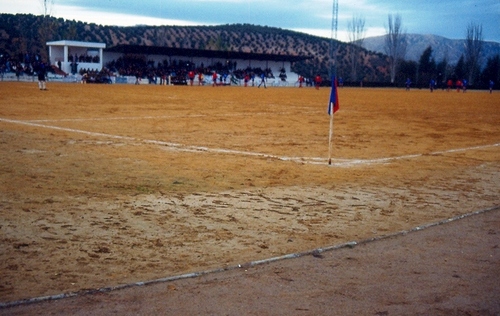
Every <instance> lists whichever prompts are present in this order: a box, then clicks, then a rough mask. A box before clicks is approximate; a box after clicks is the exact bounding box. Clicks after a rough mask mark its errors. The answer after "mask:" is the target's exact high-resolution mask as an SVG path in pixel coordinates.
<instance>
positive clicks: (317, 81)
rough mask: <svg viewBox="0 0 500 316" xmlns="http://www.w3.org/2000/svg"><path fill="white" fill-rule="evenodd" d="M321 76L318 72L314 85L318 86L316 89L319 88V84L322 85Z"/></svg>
mask: <svg viewBox="0 0 500 316" xmlns="http://www.w3.org/2000/svg"><path fill="white" fill-rule="evenodd" d="M321 81H322V79H321V76H320V75H319V74H318V75H316V77H315V78H314V86H315V87H316V90H319V86H321Z"/></svg>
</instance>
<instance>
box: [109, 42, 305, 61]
mask: <svg viewBox="0 0 500 316" xmlns="http://www.w3.org/2000/svg"><path fill="white" fill-rule="evenodd" d="M106 51H107V52H116V53H122V54H145V55H165V56H186V57H206V58H224V59H243V60H269V61H287V62H296V61H301V60H305V59H310V58H312V57H310V56H293V55H282V54H256V53H243V52H233V51H217V50H204V49H188V48H174V47H162V46H143V45H117V46H113V47H110V48H107V49H106Z"/></svg>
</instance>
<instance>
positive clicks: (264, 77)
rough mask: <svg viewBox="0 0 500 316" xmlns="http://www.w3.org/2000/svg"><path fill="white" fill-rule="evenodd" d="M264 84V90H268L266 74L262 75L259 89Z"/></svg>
mask: <svg viewBox="0 0 500 316" xmlns="http://www.w3.org/2000/svg"><path fill="white" fill-rule="evenodd" d="M262 84H263V85H264V88H266V89H267V87H266V74H265V73H261V74H260V83H259V86H258V87H257V88H260V86H261V85H262Z"/></svg>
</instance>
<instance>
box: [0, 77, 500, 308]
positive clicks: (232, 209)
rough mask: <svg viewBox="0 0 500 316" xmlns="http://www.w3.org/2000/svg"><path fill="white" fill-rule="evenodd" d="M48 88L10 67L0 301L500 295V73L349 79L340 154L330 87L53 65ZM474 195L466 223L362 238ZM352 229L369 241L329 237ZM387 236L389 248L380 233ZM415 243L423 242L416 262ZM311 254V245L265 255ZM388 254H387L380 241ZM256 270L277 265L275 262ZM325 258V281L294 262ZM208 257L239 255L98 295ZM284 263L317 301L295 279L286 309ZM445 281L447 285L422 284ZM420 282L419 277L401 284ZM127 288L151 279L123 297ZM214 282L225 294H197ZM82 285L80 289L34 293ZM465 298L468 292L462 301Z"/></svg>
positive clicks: (454, 300) (349, 234)
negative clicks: (378, 85) (455, 83)
mask: <svg viewBox="0 0 500 316" xmlns="http://www.w3.org/2000/svg"><path fill="white" fill-rule="evenodd" d="M48 89H49V90H48V91H39V90H38V89H37V86H36V83H32V84H29V83H7V82H0V149H1V153H2V155H1V156H0V183H1V187H0V240H1V243H0V259H1V260H0V271H1V272H0V273H1V274H0V302H1V304H2V305H1V306H2V308H1V309H0V313H2V314H10V313H17V314H23V313H26V314H34V313H39V314H50V313H51V308H54V310H53V312H54V313H55V314H57V313H62V314H65V313H68V312H64V308H63V309H60V308H61V307H60V305H56V304H68V305H67V306H68V308H70V307H69V306H71V304H77V305H78V306H79V308H80V309H81V311H80V312H81V313H83V314H86V313H88V314H93V313H92V310H94V308H95V307H96V306H101V307H102V308H104V307H107V308H110V309H109V313H111V312H113V311H117V310H120V309H121V310H122V312H123V313H125V314H127V313H129V314H140V313H141V312H140V309H137V308H139V307H140V303H138V302H150V303H148V304H147V306H149V308H150V309H149V312H146V311H145V312H144V313H150V314H154V313H157V312H158V311H162V310H163V311H169V309H168V308H172V306H171V305H169V306H170V307H165V305H161V302H162V301H163V298H164V297H165V296H172V297H173V298H177V301H176V302H178V303H177V304H178V306H177V307H179V309H170V311H171V312H172V313H174V312H176V311H178V312H179V313H181V314H182V313H183V311H184V312H186V313H189V314H198V313H199V314H224V312H220V310H217V309H210V308H208V307H206V306H208V305H197V304H195V303H193V302H197V300H198V299H200V301H201V302H203V299H206V300H205V301H206V302H210V303H207V304H211V306H212V307H213V308H216V307H217V306H219V302H220V307H221V308H222V307H224V306H226V308H225V309H223V310H226V311H227V313H226V314H229V315H235V314H239V313H238V312H237V308H238V306H239V305H238V302H247V305H243V306H242V309H240V310H239V311H242V310H243V311H246V313H247V314H255V315H257V314H259V315H261V314H287V313H290V314H306V315H312V314H317V313H320V314H325V313H326V314H328V313H330V312H331V313H332V314H334V311H333V309H334V308H335V307H338V305H339V304H340V305H342V308H341V309H340V311H345V312H346V313H347V314H349V310H348V309H347V308H349V306H354V305H353V304H355V303H356V302H358V300H357V299H355V298H356V297H357V296H358V295H361V296H363V297H365V298H366V297H370V295H374V296H373V297H374V298H373V299H372V300H370V301H369V302H367V303H366V304H370V305H364V306H365V307H367V306H369V307H370V308H368V309H363V310H366V311H367V312H366V314H370V315H376V314H378V315H389V314H391V315H392V314H398V313H405V312H410V311H413V310H414V309H405V308H412V307H413V306H416V305H413V302H421V303H422V304H424V305H425V304H428V306H431V307H430V309H426V310H422V311H421V312H422V313H427V312H429V311H431V314H439V313H441V312H442V313H443V314H447V311H448V312H449V311H452V312H454V313H455V314H458V315H461V314H464V315H465V314H470V315H497V314H498V313H500V308H499V306H498V301H499V300H498V297H499V296H498V294H497V293H498V291H496V292H495V291H494V290H495V288H496V289H497V290H498V284H499V282H498V274H499V273H498V272H500V259H499V250H498V243H499V241H498V240H499V238H498V236H499V234H500V231H499V230H500V228H499V227H500V225H498V223H499V219H498V210H497V209H498V207H499V205H500V133H499V132H500V127H499V126H500V124H499V122H500V111H499V109H500V95H499V94H498V93H496V92H495V93H493V94H489V93H488V92H484V91H468V92H467V93H457V92H446V91H440V90H438V91H435V92H433V93H430V92H429V91H427V90H412V91H409V92H407V91H404V90H396V89H355V88H349V89H348V88H344V89H340V90H339V98H340V111H339V112H337V113H336V114H335V119H334V135H333V140H334V142H333V159H332V165H328V163H327V161H328V159H327V158H328V131H329V123H330V118H329V116H328V115H327V114H326V107H327V101H328V97H329V89H326V88H325V89H320V90H315V89H311V88H302V89H299V88H268V89H262V88H260V89H258V88H254V87H248V88H243V87H187V86H184V87H177V86H175V87H165V86H144V85H141V86H125V85H80V84H56V83H49V84H48ZM482 210H490V211H487V212H486V213H485V214H483V213H481V211H482ZM476 211H480V213H481V214H479V215H474V216H470V217H467V218H466V219H460V220H457V221H456V222H457V223H458V224H457V223H456V222H453V223H451V224H445V225H438V226H433V227H432V228H429V229H426V230H425V231H422V232H417V233H411V234H409V235H406V236H399V237H394V238H389V239H384V240H382V241H377V242H373V243H366V244H365V243H362V242H361V241H364V240H370V239H372V238H380V237H383V236H388V235H392V234H395V233H397V232H401V231H408V230H411V229H413V228H415V227H423V226H426V225H429V224H431V223H438V222H440V221H443V220H446V219H448V218H456V217H457V216H458V217H459V216H461V215H464V214H471V213H474V212H476ZM480 218H481V219H482V220H479V219H480ZM484 218H486V219H484ZM476 219H477V220H476ZM462 221H464V223H462V224H460V223H461V222H462ZM465 221H467V222H471V223H470V225H473V227H474V228H473V229H472V228H471V229H467V227H468V226H467V225H466V223H465ZM480 224H481V225H482V226H478V225H480ZM460 225H465V226H463V227H462V226H460ZM453 227H455V229H456V230H455V229H452V228H453ZM461 227H462V228H463V230H462V229H460V228H461ZM467 231H474V232H475V234H476V235H475V237H474V238H478V239H474V238H472V237H471V238H470V240H488V242H487V243H486V244H485V245H477V247H476V246H475V244H467V245H465V243H467V242H466V240H461V239H460V238H462V237H465V236H468V235H467ZM431 232H434V234H436V235H434V236H435V237H430V238H429V239H426V240H423V241H422V243H423V244H422V243H416V245H414V246H409V245H406V244H407V243H408V244H409V243H410V242H411V240H412V238H416V237H411V236H417V235H418V236H420V234H430V233H431ZM444 232H446V233H444ZM453 234H456V235H453ZM470 234H472V233H470ZM448 236H456V237H457V238H458V239H459V240H458V241H459V242H461V243H459V246H458V248H443V247H449V245H447V244H446V243H445V242H443V240H444V239H446V238H445V237H448ZM422 238H423V237H422ZM351 241H357V242H361V245H359V246H356V247H354V249H350V248H349V247H347V248H345V249H344V248H342V249H340V250H335V251H326V252H321V251H316V252H315V251H314V249H320V250H321V249H328V248H329V247H333V246H335V245H342V244H345V243H348V242H351ZM385 243H390V244H389V245H388V246H385V247H386V248H384V249H385V250H387V247H389V248H388V249H389V250H388V251H389V253H387V252H382V250H381V249H380V248H379V247H384V246H381V245H385ZM405 245H406V246H405ZM411 247H416V248H411ZM460 247H464V249H465V248H466V249H469V250H466V251H469V253H470V255H469V256H467V258H465V259H467V260H465V259H464V261H463V262H462V263H463V265H465V266H463V265H460V266H459V268H460V269H459V270H458V267H456V266H455V265H448V264H446V263H443V260H444V259H443V255H442V254H449V255H450V257H451V258H454V256H456V257H460V256H457V255H456V252H457V251H462V250H460V249H462V248H460ZM413 250H415V251H417V253H418V254H419V255H420V256H417V259H419V258H420V257H425V260H424V259H422V261H419V260H417V261H416V262H414V263H413V265H411V267H408V266H407V265H406V262H405V260H409V261H410V260H411V257H412V256H415V253H414V251H413ZM430 250H432V251H430ZM452 250H453V251H452ZM346 251H347V253H346V254H342V253H340V252H346ZM354 251H355V252H354ZM295 253H310V254H312V255H311V256H302V257H300V258H299V259H291V260H284V261H279V262H278V263H273V264H266V265H264V266H260V265H253V264H249V263H255V262H258V261H259V260H264V261H265V260H268V259H270V258H271V259H272V258H279V257H281V256H284V255H287V254H295ZM381 253H385V254H386V255H385V256H382V257H380V256H378V257H377V255H380V254H381ZM339 255H341V256H343V258H344V259H345V261H339V260H340V259H338V257H337V256H339ZM397 255H399V257H398V256H397ZM356 256H363V258H359V259H356V258H357V257H356ZM349 258H355V259H356V260H352V261H351V259H349ZM384 258H385V261H383V262H382V263H381V262H380V260H384ZM401 258H402V259H401ZM405 258H407V259H405ZM444 258H445V259H446V256H444ZM474 258H476V260H474ZM478 258H483V259H478ZM361 259H364V260H361ZM450 260H451V261H454V260H455V259H450ZM457 260H458V259H457ZM478 261H480V264H479V265H478ZM318 262H320V263H322V264H318ZM370 262H373V263H374V264H370ZM448 262H449V261H448ZM358 263H359V264H358ZM375 263H376V264H375ZM275 264H278V265H275ZM308 264H309V265H308ZM351 264H352V266H353V268H356V270H355V271H357V273H356V275H357V276H360V275H361V276H360V277H361V278H360V279H357V281H353V280H350V279H343V281H342V282H343V283H342V285H339V284H337V283H336V278H335V277H331V276H332V269H333V270H335V268H336V267H340V268H342V267H343V268H344V269H348V268H349V267H350V266H351ZM239 265H241V266H242V268H238V266H239ZM294 265H296V266H295V268H296V269H294V267H293V266H294ZM257 266H258V267H259V268H256V267H257ZM260 269H270V271H271V272H268V273H271V274H270V275H271V276H269V274H268V275H267V276H266V274H265V273H264V272H260ZM391 269H394V270H391ZM405 269H406V270H405ZM311 270H317V271H315V273H319V275H320V278H319V279H318V281H316V282H314V283H313V284H311V282H310V280H309V279H308V278H307V277H306V278H302V281H301V282H296V281H295V280H299V279H300V277H299V276H300V275H304V274H306V275H307V273H309V272H311ZM203 271H224V272H217V273H208V274H203V273H202V275H203V277H198V278H192V279H181V280H179V281H175V282H173V283H171V282H164V286H165V289H167V290H165V289H164V292H160V293H163V294H161V295H160V294H157V295H160V296H156V297H157V299H156V301H155V300H154V297H155V296H154V295H153V293H149V290H151V291H153V287H152V286H144V287H140V286H132V287H129V288H127V289H126V290H120V291H112V292H109V293H108V292H106V293H107V294H95V290H96V289H104V290H106V291H107V290H109V289H112V288H115V287H118V288H119V287H127V286H128V285H129V284H135V283H136V282H144V281H149V280H158V279H162V278H169V277H175V276H185V275H190V273H200V272H203ZM280 271H281V272H280ZM340 271H342V270H340ZM445 272H446V273H445ZM259 273H260V274H259ZM392 273H396V274H397V276H398V277H396V275H394V277H392ZM401 274H403V275H408V278H401ZM252 275H254V276H255V277H252ZM258 275H262V276H263V277H262V278H259V277H257V276H258ZM363 275H364V277H363ZM478 275H479V276H478ZM366 276H370V278H369V280H370V281H371V282H372V283H370V284H374V285H373V286H374V287H372V288H366V289H358V290H352V291H353V292H349V289H350V288H351V286H355V285H356V284H358V285H359V284H368V283H367V281H366V279H365V278H366ZM450 276H451V277H450ZM330 277H331V278H330ZM389 277H390V282H388V281H387V280H388V278H389ZM204 278H211V279H210V281H206V280H205V279H204ZM269 278H271V279H272V278H278V279H280V280H282V281H283V282H284V283H285V284H287V286H289V287H290V286H293V291H296V292H299V293H300V291H301V290H302V289H303V290H304V292H303V293H302V294H299V295H298V296H297V297H302V299H303V302H310V303H311V304H295V305H294V304H291V303H293V302H294V300H296V298H295V297H294V296H290V299H289V300H286V301H288V303H289V306H290V307H289V308H291V310H283V311H284V313H282V312H281V310H280V309H279V306H277V305H274V304H273V301H279V300H278V299H277V298H276V296H279V295H280V293H281V292H280V289H279V288H278V287H276V286H277V285H276V283H275V284H274V285H269V282H272V280H270V279H269ZM214 280H215V281H214ZM217 280H220V281H217ZM245 280H246V281H245ZM249 280H250V281H249ZM251 280H259V284H262V285H261V286H260V285H258V284H257V282H254V283H253V282H251ZM290 280H291V281H290ZM409 280H410V281H411V283H409V284H408V281H409ZM488 280H489V281H496V283H494V284H496V287H495V285H493V286H490V285H488V284H490V283H488V282H486V281H488ZM176 282H181V284H180V285H176V284H177V283H176ZM182 282H187V283H182ZM398 282H399V283H398ZM403 282H406V283H403ZM233 283H234V284H239V287H238V289H239V290H240V291H242V293H245V294H244V295H245V296H244V297H245V299H240V301H238V300H236V301H231V302H230V301H229V300H225V299H224V297H235V296H234V295H235V293H234V291H236V289H234V288H233V289H232V288H231V287H230V285H231V284H233ZM353 283H354V284H353ZM182 284H186V285H182ZM316 284H318V289H319V290H321V293H323V292H326V293H333V292H332V291H340V292H339V293H345V295H344V296H339V297H340V298H339V300H338V301H334V300H332V301H330V300H323V301H319V300H316V301H315V300H314V297H315V295H316V294H317V293H318V292H314V291H312V289H313V288H314V287H315V285H316ZM377 284H381V285H384V284H385V286H389V287H391V288H393V289H399V290H398V291H397V292H394V293H396V294H397V293H399V295H396V294H395V295H396V296H395V297H394V299H393V300H391V299H389V298H388V297H385V299H375V298H380V297H382V296H383V295H382V294H381V293H384V292H383V291H382V289H381V288H380V286H379V287H377ZM435 284H437V285H439V286H440V288H441V292H439V293H448V294H447V295H444V294H440V295H432V292H425V289H427V290H428V289H429V288H430V287H434V286H435ZM464 284H465V285H467V286H465V285H464ZM183 286H186V289H187V290H186V291H183V290H182V288H183ZM328 286H331V288H330V292H329V291H328V290H327V289H328ZM410 287H412V288H415V289H417V290H416V291H413V292H411V293H414V294H412V295H405V293H406V292H405V291H404V289H405V288H410ZM224 288H226V289H227V291H226V292H225V293H224ZM255 288H258V289H259V290H260V291H261V292H256V291H253V290H254V289H255ZM266 288H269V290H268V291H267V290H265V289H266ZM384 288H385V287H384ZM471 289H473V290H471ZM125 291H137V292H136V294H132V296H131V297H129V298H127V299H123V300H120V299H118V300H117V301H113V299H114V296H116V295H122V294H117V293H123V295H125ZM204 291H205V292H204ZM212 291H219V292H217V293H219V295H214V296H209V295H208V294H206V295H205V296H203V294H200V295H199V296H197V293H211V292H212ZM356 291H359V292H356ZM478 291H479V292H478ZM481 291H482V292H481ZM64 293H66V294H64ZM68 293H70V294H68ZM71 293H77V294H78V296H77V298H70V299H68V298H66V299H62V300H58V301H57V303H56V302H55V301H54V302H45V303H44V302H43V300H42V303H36V304H26V303H27V302H34V301H37V299H36V298H39V297H46V296H48V297H51V296H53V297H54V298H56V297H60V296H71V295H73V294H71ZM86 293H87V294H86ZM92 293H94V294H92ZM98 293H102V292H98ZM175 293H177V294H180V293H183V294H184V295H177V296H176V294H175ZM214 293H215V292H214ZM315 293H316V294H315ZM339 293H337V294H339ZM418 293H423V294H422V295H428V297H427V296H426V297H425V299H422V297H421V296H420V297H416V296H418ZM61 294H62V295H61ZM296 294H297V293H296ZM495 294H496V296H495ZM207 295H208V296H207ZM287 295H288V294H287V292H286V291H285V292H283V296H284V297H285V298H286V297H287ZM317 295H318V297H319V295H320V294H317ZM339 295H340V294H339ZM148 296H151V300H149V301H148ZM159 297H163V298H159ZM181 297H183V299H181ZM188 298H189V299H188ZM305 298H310V300H309V301H308V300H306V299H305ZM486 298H487V299H486ZM75 299H77V300H78V299H79V300H78V301H77V302H78V303H75V301H74V300H75ZM281 299H283V297H281ZM491 299H495V300H496V304H495V303H491ZM108 300H109V304H107V303H106V302H108ZM165 300H166V299H165ZM65 302H67V303H65ZM113 302H114V303H113ZM171 302H173V301H171ZM314 302H318V304H319V305H318V306H316V308H318V309H313V308H312V307H311V306H313V305H314V304H313V303H314ZM463 302H469V303H470V304H469V305H467V306H468V307H467V306H465V305H464V307H463V308H458V307H457V306H462V305H460V304H463ZM231 303H234V305H233V307H231V305H230V304H231ZM96 304H97V305H96ZM134 304H135V305H134ZM138 304H139V305H138ZM172 304H173V303H172ZM432 304H437V305H432ZM15 305H20V306H17V307H12V306H15ZM74 306H75V305H73V307H72V308H74ZM127 306H129V308H127ZM138 306H139V307H138ZM155 306H156V307H157V308H158V309H155ZM162 306H163V308H162ZM360 306H361V305H360ZM394 306H396V307H394ZM432 306H441V307H439V308H441V309H438V307H435V309H433V308H432ZM143 307H146V305H144V306H143ZM182 307H184V308H186V309H182ZM33 308H34V310H33ZM37 308H38V310H37ZM28 309H30V310H29V311H28ZM56 309H57V311H58V312H57V311H56ZM355 310H357V311H360V310H361V309H359V308H358V309H356V308H354V307H353V311H355ZM23 311H24V312H23ZM74 311H75V310H73V312H74ZM415 311H416V312H419V310H415ZM73 312H71V313H73ZM339 314H341V313H340V312H339ZM344 314H345V313H344Z"/></svg>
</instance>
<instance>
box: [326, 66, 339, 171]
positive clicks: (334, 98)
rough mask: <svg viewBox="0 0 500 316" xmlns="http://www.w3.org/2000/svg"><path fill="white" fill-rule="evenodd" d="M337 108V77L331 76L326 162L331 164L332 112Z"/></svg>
mask: <svg viewBox="0 0 500 316" xmlns="http://www.w3.org/2000/svg"><path fill="white" fill-rule="evenodd" d="M338 110H339V95H338V94H337V78H335V76H332V92H330V102H329V103H328V115H330V135H329V138H328V164H329V165H331V164H332V151H333V146H332V140H333V116H334V115H333V114H335V112H337V111H338Z"/></svg>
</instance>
